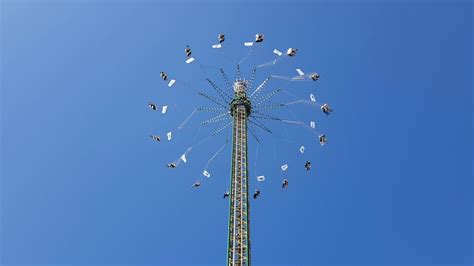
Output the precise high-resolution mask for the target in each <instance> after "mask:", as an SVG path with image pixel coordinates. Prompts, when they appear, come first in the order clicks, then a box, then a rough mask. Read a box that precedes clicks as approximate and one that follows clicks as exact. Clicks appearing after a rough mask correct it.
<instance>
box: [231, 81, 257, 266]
mask: <svg viewBox="0 0 474 266" xmlns="http://www.w3.org/2000/svg"><path fill="white" fill-rule="evenodd" d="M233 89H234V98H233V100H232V102H231V103H230V114H231V115H232V117H233V131H232V169H231V182H230V184H231V185H230V204H229V239H228V246H227V265H232V266H233V265H238V266H243V265H250V231H249V199H248V183H249V182H248V160H247V117H248V116H249V115H250V113H251V108H252V105H251V102H250V100H249V99H248V98H247V81H245V80H236V81H235V82H234V85H233Z"/></svg>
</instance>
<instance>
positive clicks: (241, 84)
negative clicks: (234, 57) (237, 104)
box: [234, 79, 248, 94]
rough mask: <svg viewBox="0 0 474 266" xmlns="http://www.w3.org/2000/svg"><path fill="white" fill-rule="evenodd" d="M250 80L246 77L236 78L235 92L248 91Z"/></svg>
mask: <svg viewBox="0 0 474 266" xmlns="http://www.w3.org/2000/svg"><path fill="white" fill-rule="evenodd" d="M247 85H248V81H247V80H245V79H236V80H235V81H234V92H235V93H239V94H240V93H245V92H247Z"/></svg>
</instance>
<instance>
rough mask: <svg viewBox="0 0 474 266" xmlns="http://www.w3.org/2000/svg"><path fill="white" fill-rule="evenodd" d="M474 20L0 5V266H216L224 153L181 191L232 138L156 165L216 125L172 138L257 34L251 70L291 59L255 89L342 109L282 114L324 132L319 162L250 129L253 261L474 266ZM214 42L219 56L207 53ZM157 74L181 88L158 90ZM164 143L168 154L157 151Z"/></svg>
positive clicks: (360, 12)
mask: <svg viewBox="0 0 474 266" xmlns="http://www.w3.org/2000/svg"><path fill="white" fill-rule="evenodd" d="M472 8H473V7H472V3H471V2H468V1H466V2H461V1H452V2H451V1H449V2H448V1H436V2H435V1H402V2H400V3H396V2H392V1H381V2H379V3H376V2H374V1H365V2H359V1H351V2H342V1H340V2H335V3H329V2H316V3H310V2H290V1H279V2H268V1H267V2H262V3H257V2H250V1H248V2H229V3H221V4H218V3H217V2H204V3H200V4H194V3H191V2H177V3H171V2H168V3H167V2H158V1H117V2H111V1H69V2H60V1H49V2H48V1H45V2H42V3H39V2H36V1H19V2H17V1H9V0H7V1H2V3H1V63H2V64H1V73H2V75H1V76H2V78H1V97H0V98H1V105H0V106H1V136H2V138H1V169H2V170H1V192H0V195H1V235H0V240H1V242H0V248H1V249H0V250H1V253H0V256H1V262H2V263H3V264H4V265H16V264H22V265H40V264H41V265H71V264H75V265H105V264H108V265H117V264H126V265H194V264H201V265H222V264H223V263H224V261H225V257H226V240H227V215H228V214H227V212H228V203H227V201H225V200H222V194H223V193H224V192H225V190H226V189H227V186H228V182H229V171H230V170H229V165H230V164H229V159H230V149H229V147H228V146H227V147H226V148H225V149H224V150H223V152H222V153H221V154H219V156H218V157H217V158H216V160H214V161H213V162H212V164H211V165H210V167H209V170H210V171H211V173H212V177H211V178H210V179H207V180H204V182H203V185H202V187H201V188H199V189H197V190H192V189H191V184H192V183H193V182H194V181H195V180H196V178H198V177H199V176H200V173H201V171H202V170H203V167H204V165H205V164H206V162H207V160H208V159H209V158H210V157H211V156H212V155H213V154H214V153H215V151H216V150H217V149H219V147H220V146H221V145H222V144H223V143H224V142H225V140H226V135H225V134H221V135H219V136H216V137H215V138H213V139H212V140H209V141H208V142H205V143H204V144H202V145H200V146H197V147H195V148H194V149H193V150H192V152H191V153H190V154H189V156H188V160H189V161H188V163H187V164H185V165H184V164H183V165H181V166H180V167H179V168H177V169H174V170H170V169H167V168H166V167H165V164H166V163H167V162H169V161H172V160H175V159H176V158H178V157H179V156H180V154H181V153H182V152H184V150H186V148H188V147H189V146H190V145H192V144H193V143H195V142H197V141H199V140H200V139H203V138H205V137H206V134H209V133H210V132H211V131H212V129H213V128H212V127H205V128H204V127H203V128H202V130H199V121H202V120H204V119H206V117H209V115H206V114H200V115H196V116H195V117H194V118H193V119H192V120H191V121H190V123H189V124H188V125H187V126H186V127H185V128H184V129H182V130H176V127H177V126H178V125H179V124H180V123H181V121H182V120H183V119H184V118H185V117H186V116H187V115H188V114H189V113H190V112H191V111H192V110H193V109H194V108H196V107H199V106H212V104H210V103H208V102H206V101H205V100H204V99H201V98H199V96H198V95H196V91H204V92H207V93H212V89H211V87H210V86H209V85H206V83H205V80H204V77H205V75H207V76H209V77H211V78H213V79H214V80H215V81H216V82H217V83H218V84H222V81H221V80H220V79H218V76H216V75H215V71H214V70H215V69H213V68H212V67H210V66H219V65H221V64H223V66H224V68H225V70H226V71H227V72H228V73H229V75H233V71H234V68H235V63H236V62H238V61H239V60H240V59H241V58H242V57H243V56H245V54H246V53H247V50H246V48H245V47H243V46H242V43H243V42H244V41H248V40H251V39H252V38H253V35H254V34H255V33H257V32H261V33H263V34H265V36H266V40H265V41H264V43H262V45H261V46H260V47H257V48H258V49H256V50H255V51H254V52H255V53H254V56H252V57H251V58H249V59H248V60H247V61H246V62H245V63H244V64H243V65H242V70H243V72H244V73H245V74H246V75H247V74H248V73H249V72H250V70H251V68H252V65H253V64H256V63H261V62H265V61H266V60H267V59H269V58H270V59H271V58H272V56H273V55H272V53H271V52H272V51H273V49H274V48H279V49H280V50H284V49H285V48H288V47H296V48H298V49H299V51H298V55H297V57H295V58H294V59H292V60H288V62H285V64H282V65H281V66H280V65H279V66H275V67H274V68H266V69H262V71H261V72H258V74H257V81H260V82H261V81H263V80H264V79H265V78H266V77H267V76H268V75H269V74H270V73H276V74H280V75H294V74H296V72H295V71H294V69H295V68H296V67H299V68H302V69H303V70H304V71H307V72H310V71H317V72H319V73H321V80H319V81H318V82H317V83H294V82H292V83H287V82H282V81H277V80H276V81H274V82H272V83H270V85H269V89H276V88H284V89H285V90H287V91H290V92H291V93H292V94H295V95H296V96H298V97H300V98H307V97H308V94H309V93H314V94H315V95H316V97H317V98H318V100H319V99H320V100H321V101H323V102H328V103H330V104H331V106H333V107H334V109H335V111H334V113H333V114H332V115H331V116H329V117H325V116H324V115H323V114H322V113H321V112H320V111H319V110H317V109H314V108H310V107H308V106H299V107H294V109H291V110H292V111H291V112H290V111H279V112H278V115H279V116H281V117H286V118H292V117H293V118H294V119H300V120H303V121H309V120H316V121H317V129H318V130H319V131H321V132H324V133H325V134H326V135H327V136H328V139H329V142H328V145H326V146H324V147H321V146H319V144H318V143H317V140H316V139H315V136H314V135H313V134H312V133H311V132H309V131H308V130H305V129H304V128H302V127H294V126H291V125H282V124H279V123H273V122H272V121H269V122H268V123H266V124H267V125H268V126H269V127H270V128H272V129H273V130H274V131H275V135H276V136H275V137H272V135H268V134H264V132H261V131H260V132H259V136H260V138H261V139H262V144H261V145H260V146H259V150H260V152H259V154H258V158H256V159H257V160H255V157H256V155H255V154H256V143H255V142H254V141H253V140H250V147H249V153H250V158H249V159H250V160H251V165H250V175H251V184H250V189H251V191H253V189H255V188H257V187H258V188H259V189H260V190H261V191H262V196H261V197H260V198H259V199H258V200H257V201H253V200H252V201H251V218H250V219H251V237H252V260H253V261H252V262H253V264H254V265H336V264H337V265H435V264H436V265H472V262H473V257H472V236H473V234H472V211H473V209H472V200H473V199H472V147H473V146H472V77H471V75H472ZM220 32H224V33H225V34H226V36H227V40H226V41H225V45H226V48H225V57H222V55H221V54H219V52H217V51H215V50H212V49H211V48H210V45H212V44H214V43H215V42H216V37H217V34H218V33H220ZM186 44H189V45H190V46H191V47H192V48H193V53H194V54H193V55H195V57H196V59H197V60H196V62H195V63H194V64H191V65H186V64H185V63H184V52H183V49H184V47H185V46H186ZM199 64H202V65H203V67H202V68H201V67H199ZM162 70H164V71H166V72H168V73H169V74H170V76H173V77H175V78H176V79H177V80H178V82H177V83H176V86H175V87H173V88H168V87H167V86H166V84H165V83H163V82H162V81H161V80H160V78H159V72H160V71H162ZM183 82H186V84H190V86H183V84H184V83H183ZM269 91H270V90H269ZM279 97H281V98H276V99H275V100H279V101H281V102H285V101H287V100H289V99H288V98H286V99H285V98H284V97H283V96H279ZM150 100H151V101H154V102H155V103H157V104H158V105H163V104H168V105H169V106H170V107H169V112H168V114H166V115H161V114H158V113H153V112H150V110H148V109H147V106H146V105H147V103H148V101H150ZM169 130H173V132H174V137H173V140H172V141H171V142H167V141H162V142H160V143H153V142H152V141H150V139H149V137H148V136H149V134H160V135H164V134H165V133H166V132H167V131H169ZM198 130H199V134H198V133H197V132H198ZM273 143H275V147H276V152H274V151H273ZM300 145H305V146H306V147H307V151H306V152H305V154H304V155H303V156H302V155H301V154H299V153H298V148H299V146H300ZM306 160H311V161H312V162H313V169H312V171H311V172H310V173H307V172H306V171H305V170H304V168H303V165H304V162H305V161H306ZM283 163H288V164H289V165H290V167H289V170H288V172H287V173H285V174H283V173H282V172H281V171H280V170H279V167H280V165H281V164H283ZM259 174H264V175H265V176H266V177H267V180H266V181H265V182H264V183H259V184H257V182H256V179H255V177H256V175H259ZM283 178H288V179H289V182H290V185H289V188H288V189H287V190H285V191H282V190H281V188H280V182H281V180H282V179H283Z"/></svg>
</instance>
